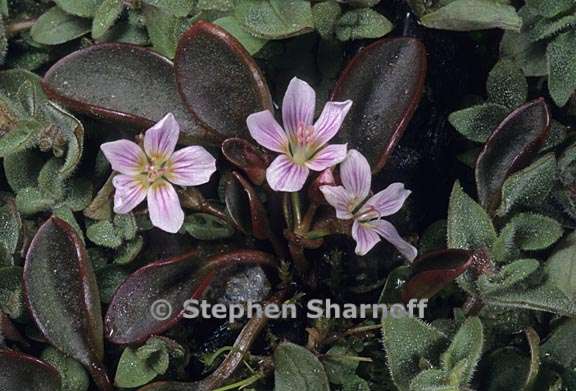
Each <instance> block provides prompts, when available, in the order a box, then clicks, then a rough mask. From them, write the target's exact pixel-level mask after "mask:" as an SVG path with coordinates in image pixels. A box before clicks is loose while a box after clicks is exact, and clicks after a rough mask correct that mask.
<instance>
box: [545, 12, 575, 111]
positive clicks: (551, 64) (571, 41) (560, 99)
mask: <svg viewBox="0 0 576 391" xmlns="http://www.w3.org/2000/svg"><path fill="white" fill-rule="evenodd" d="M574 23H576V17H575V20H574ZM547 56H548V89H549V90H550V95H551V96H552V98H553V99H554V102H556V104H557V105H558V106H560V107H562V106H564V105H565V104H566V102H568V99H570V97H571V96H572V94H574V90H575V89H576V62H575V61H574V56H576V31H568V32H566V33H564V34H560V35H559V36H558V37H556V38H555V39H554V40H553V41H552V42H551V43H550V45H548V51H547Z"/></svg>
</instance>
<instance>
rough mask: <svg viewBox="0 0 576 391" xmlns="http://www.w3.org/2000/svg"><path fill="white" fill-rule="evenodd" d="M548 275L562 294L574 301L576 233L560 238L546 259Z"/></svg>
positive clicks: (575, 293)
mask: <svg viewBox="0 0 576 391" xmlns="http://www.w3.org/2000/svg"><path fill="white" fill-rule="evenodd" d="M545 270H546V272H547V273H548V277H549V278H550V279H551V280H552V281H554V283H555V285H556V286H557V287H558V289H560V290H561V291H562V292H564V294H565V295H566V296H567V297H568V298H570V299H571V300H573V301H574V302H576V234H575V233H572V234H570V235H569V236H567V237H566V238H565V239H564V240H562V241H561V242H560V243H559V244H558V246H557V247H556V248H555V249H554V253H552V255H551V256H550V257H549V258H548V260H547V261H546V266H545Z"/></svg>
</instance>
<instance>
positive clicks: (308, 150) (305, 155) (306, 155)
mask: <svg viewBox="0 0 576 391" xmlns="http://www.w3.org/2000/svg"><path fill="white" fill-rule="evenodd" d="M313 143H314V126H312V125H304V124H300V125H298V128H297V129H296V132H295V134H294V138H293V139H292V140H290V152H291V154H292V160H293V161H294V163H296V164H304V163H306V162H307V161H308V160H310V158H311V157H312V156H313V155H314V152H315V150H314V145H313Z"/></svg>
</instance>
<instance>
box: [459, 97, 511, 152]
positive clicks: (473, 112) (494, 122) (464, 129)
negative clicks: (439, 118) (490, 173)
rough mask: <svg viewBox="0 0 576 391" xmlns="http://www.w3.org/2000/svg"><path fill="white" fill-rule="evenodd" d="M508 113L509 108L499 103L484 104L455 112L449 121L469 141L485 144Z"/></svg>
mask: <svg viewBox="0 0 576 391" xmlns="http://www.w3.org/2000/svg"><path fill="white" fill-rule="evenodd" d="M508 112H509V110H508V108H507V107H504V106H502V105H500V104H498V103H484V104H480V105H476V106H472V107H469V108H466V109H462V110H459V111H455V112H453V113H452V114H450V116H449V117H448V120H449V121H450V124H451V125H452V126H454V128H456V130H457V131H458V132H460V133H461V134H462V135H463V136H464V137H466V138H467V139H469V140H472V141H476V142H479V143H483V142H485V141H486V140H488V137H489V136H490V134H492V131H493V130H494V129H496V127H497V126H498V124H500V122H502V120H503V119H504V118H505V117H506V115H507V114H508Z"/></svg>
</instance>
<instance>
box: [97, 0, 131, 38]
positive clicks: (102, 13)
mask: <svg viewBox="0 0 576 391" xmlns="http://www.w3.org/2000/svg"><path fill="white" fill-rule="evenodd" d="M123 10H124V2H123V1H122V0H103V1H102V4H100V6H99V7H98V9H97V10H96V13H95V14H94V20H92V36H93V37H94V38H95V39H99V38H102V37H103V36H104V34H106V32H108V30H110V29H111V28H112V26H113V25H114V23H116V20H117V19H118V18H119V17H120V14H121V13H122V11H123Z"/></svg>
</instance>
